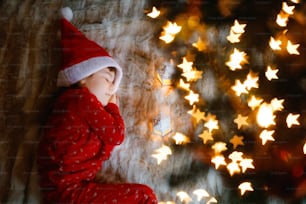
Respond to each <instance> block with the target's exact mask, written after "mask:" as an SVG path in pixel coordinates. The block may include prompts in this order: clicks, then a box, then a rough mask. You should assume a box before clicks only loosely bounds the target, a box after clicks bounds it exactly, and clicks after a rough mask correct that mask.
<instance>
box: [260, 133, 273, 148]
mask: <svg viewBox="0 0 306 204" xmlns="http://www.w3.org/2000/svg"><path fill="white" fill-rule="evenodd" d="M274 132H275V131H274V130H270V131H269V130H263V131H262V132H261V133H260V135H259V138H260V139H261V141H262V145H265V144H266V142H267V141H274V138H273V137H272V135H273V133H274Z"/></svg>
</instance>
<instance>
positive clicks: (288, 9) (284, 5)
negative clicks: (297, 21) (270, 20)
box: [282, 2, 295, 15]
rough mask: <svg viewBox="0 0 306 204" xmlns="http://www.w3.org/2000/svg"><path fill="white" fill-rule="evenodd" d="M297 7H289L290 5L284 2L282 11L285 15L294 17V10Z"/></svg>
mask: <svg viewBox="0 0 306 204" xmlns="http://www.w3.org/2000/svg"><path fill="white" fill-rule="evenodd" d="M294 8H295V6H288V4H287V3H286V2H283V4H282V9H283V11H284V12H285V13H287V14H289V15H292V14H293V10H294Z"/></svg>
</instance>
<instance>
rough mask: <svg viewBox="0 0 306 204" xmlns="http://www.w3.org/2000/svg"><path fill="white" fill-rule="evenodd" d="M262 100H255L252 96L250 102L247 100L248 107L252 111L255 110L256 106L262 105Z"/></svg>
mask: <svg viewBox="0 0 306 204" xmlns="http://www.w3.org/2000/svg"><path fill="white" fill-rule="evenodd" d="M262 101H263V99H261V98H256V97H255V96H252V97H251V99H250V100H248V106H249V107H250V108H251V109H252V110H254V109H255V108H257V107H258V106H260V104H261V103H262Z"/></svg>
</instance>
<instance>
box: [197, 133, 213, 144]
mask: <svg viewBox="0 0 306 204" xmlns="http://www.w3.org/2000/svg"><path fill="white" fill-rule="evenodd" d="M199 138H201V139H202V140H203V143H204V144H206V143H207V141H209V140H214V138H213V137H212V134H211V132H209V131H207V130H204V131H203V132H202V134H200V135H199Z"/></svg>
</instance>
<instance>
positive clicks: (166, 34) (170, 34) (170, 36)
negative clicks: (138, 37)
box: [159, 21, 182, 43]
mask: <svg viewBox="0 0 306 204" xmlns="http://www.w3.org/2000/svg"><path fill="white" fill-rule="evenodd" d="M181 28H182V27H181V26H178V25H177V24H176V23H172V22H169V21H168V22H167V24H166V26H164V27H163V29H164V30H163V32H162V33H161V36H160V37H159V39H161V40H163V41H164V42H165V43H170V42H172V41H173V40H174V38H175V35H176V34H177V33H179V32H180V31H181Z"/></svg>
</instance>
